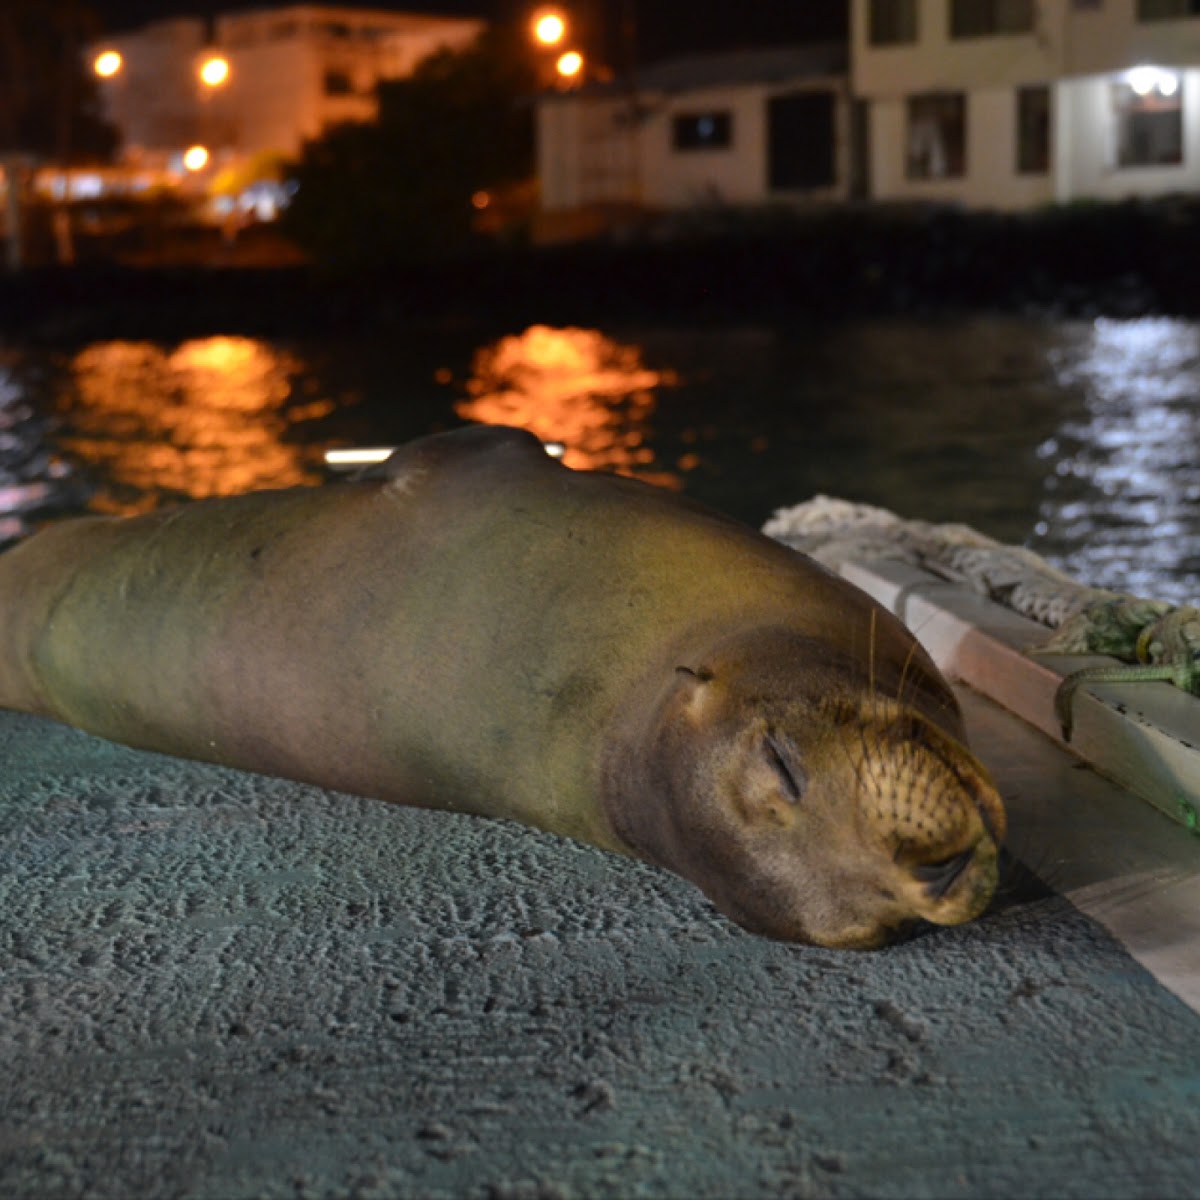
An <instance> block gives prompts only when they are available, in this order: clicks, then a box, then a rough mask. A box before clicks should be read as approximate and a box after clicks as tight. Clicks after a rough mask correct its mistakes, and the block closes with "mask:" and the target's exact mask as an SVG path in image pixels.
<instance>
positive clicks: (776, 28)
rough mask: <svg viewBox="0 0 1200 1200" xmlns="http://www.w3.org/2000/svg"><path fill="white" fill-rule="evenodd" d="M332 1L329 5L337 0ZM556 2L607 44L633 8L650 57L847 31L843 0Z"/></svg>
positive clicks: (139, 10) (102, 5) (228, 0)
mask: <svg viewBox="0 0 1200 1200" xmlns="http://www.w3.org/2000/svg"><path fill="white" fill-rule="evenodd" d="M90 6H91V7H92V8H94V9H95V10H96V11H98V12H99V13H100V15H101V17H102V18H103V21H104V27H105V30H106V31H107V32H112V33H116V32H120V31H121V30H126V29H131V28H135V27H137V26H138V25H142V24H145V23H146V22H147V21H151V20H154V19H156V18H159V17H165V16H172V15H177V14H185V13H186V14H191V15H196V16H211V15H213V14H216V13H219V12H230V11H234V10H237V9H263V8H282V7H286V5H284V4H271V3H270V2H269V0H215V2H214V0H191V2H189V0H91V5H90ZM332 6H333V7H336V2H335V3H334V4H333V5H332ZM559 6H560V7H562V8H564V9H565V10H567V11H568V12H575V13H578V14H579V17H580V22H581V24H582V25H583V27H584V28H585V29H587V30H590V32H591V35H592V36H591V38H589V41H590V42H591V43H592V44H593V45H612V44H614V43H615V42H616V41H617V30H618V28H619V26H620V24H621V21H622V14H623V13H627V12H632V14H633V19H634V27H635V30H636V33H635V43H636V52H637V57H638V59H639V60H640V61H642V62H649V61H653V60H655V59H659V58H663V57H668V56H670V55H673V54H684V53H688V52H691V51H702V50H723V49H733V48H735V47H740V46H777V45H781V44H787V43H794V42H803V41H812V40H819V39H822V38H828V39H841V38H844V37H845V35H846V19H847V18H846V11H847V7H848V0H737V2H736V3H732V2H730V0H720V2H719V3H712V4H709V3H704V2H703V0H559ZM345 7H363V8H380V9H394V10H397V11H401V12H429V13H434V12H437V13H449V14H457V15H471V16H483V17H487V18H489V19H491V20H513V19H520V18H521V17H523V16H524V14H526V13H528V12H531V11H532V10H533V9H534V8H536V7H538V0H412V2H411V3H407V4H406V3H395V2H391V3H389V2H388V0H380V2H377V3H366V4H362V5H346V6H345ZM593 39H594V40H593Z"/></svg>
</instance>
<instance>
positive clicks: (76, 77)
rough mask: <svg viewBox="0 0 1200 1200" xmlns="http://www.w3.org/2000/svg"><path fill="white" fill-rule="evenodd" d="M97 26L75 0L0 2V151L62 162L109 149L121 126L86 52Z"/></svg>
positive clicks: (107, 153) (98, 156) (99, 155)
mask: <svg viewBox="0 0 1200 1200" xmlns="http://www.w3.org/2000/svg"><path fill="white" fill-rule="evenodd" d="M99 28H100V26H99V20H98V18H97V17H96V16H95V14H94V13H93V12H92V11H91V10H89V9H88V8H86V7H85V6H84V5H82V4H79V3H78V2H77V0H3V2H2V3H0V154H14V153H16V154H27V155H32V156H34V157H37V158H44V159H51V160H53V161H56V162H60V163H72V162H89V161H90V162H94V161H98V160H104V159H107V158H110V157H111V156H112V153H113V151H114V150H115V148H116V146H117V140H118V139H117V134H116V132H115V130H113V128H112V127H111V126H110V125H108V124H106V123H105V121H104V120H103V119H102V117H101V115H100V107H99V96H98V93H97V90H96V86H95V80H94V77H93V76H92V73H91V71H90V69H89V68H88V66H87V64H85V63H84V62H83V58H82V50H83V46H84V44H85V42H86V41H87V40H88V39H89V38H92V37H94V36H96V34H97V33H98V32H99Z"/></svg>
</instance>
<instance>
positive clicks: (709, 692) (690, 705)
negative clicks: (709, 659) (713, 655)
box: [675, 667, 716, 721]
mask: <svg viewBox="0 0 1200 1200" xmlns="http://www.w3.org/2000/svg"><path fill="white" fill-rule="evenodd" d="M675 688H676V694H677V695H678V696H680V698H681V699H682V701H683V712H684V715H685V716H687V717H690V718H691V719H692V720H697V721H698V720H700V719H701V718H703V716H704V714H705V713H706V712H707V711H708V709H709V708H710V707H711V705H712V704H713V702H714V699H715V692H716V688H715V686H714V684H713V673H712V671H710V670H709V669H708V668H707V667H676V668H675Z"/></svg>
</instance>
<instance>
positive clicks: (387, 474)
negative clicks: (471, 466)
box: [356, 425, 554, 490]
mask: <svg viewBox="0 0 1200 1200" xmlns="http://www.w3.org/2000/svg"><path fill="white" fill-rule="evenodd" d="M481 455H487V456H488V457H489V458H492V457H494V456H497V455H506V456H513V457H514V458H519V459H523V460H524V461H525V462H526V464H527V465H529V466H533V465H538V464H547V465H550V464H552V463H553V461H554V460H553V459H551V458H550V456H549V455H548V454H547V453H546V448H545V446H543V445H542V443H541V441H540V440H539V439H538V438H537V437H536V436H534V434H532V433H530V432H529V431H528V430H527V429H517V428H515V427H514V426H511V425H469V426H467V427H465V428H463V429H452V430H450V431H449V432H447V433H435V434H432V435H431V436H430V437H426V438H422V439H421V440H420V441H418V442H413V443H411V444H409V445H407V446H400V447H398V448H397V449H395V450H393V451H392V453H391V454H389V455H388V457H387V458H386V459H384V460H383V462H381V463H377V464H375V465H374V466H371V467H369V468H367V469H366V470H365V471H363V472H361V473H360V474H358V475H357V476H356V479H359V480H376V481H385V482H392V483H396V484H397V485H399V487H400V488H401V490H406V488H407V486H408V484H410V483H411V482H413V481H414V479H416V478H419V477H421V476H423V475H425V474H427V473H428V472H429V471H431V470H433V469H434V468H437V469H444V468H446V467H448V466H454V465H457V464H461V463H464V462H466V461H467V460H470V459H476V458H479V457H480V456H481Z"/></svg>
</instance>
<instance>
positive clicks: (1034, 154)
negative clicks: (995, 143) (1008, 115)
mask: <svg viewBox="0 0 1200 1200" xmlns="http://www.w3.org/2000/svg"><path fill="white" fill-rule="evenodd" d="M1049 170H1050V89H1049V88H1048V87H1045V86H1038V87H1023V88H1017V172H1018V174H1020V175H1044V174H1045V173H1046V172H1047V171H1049Z"/></svg>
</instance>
